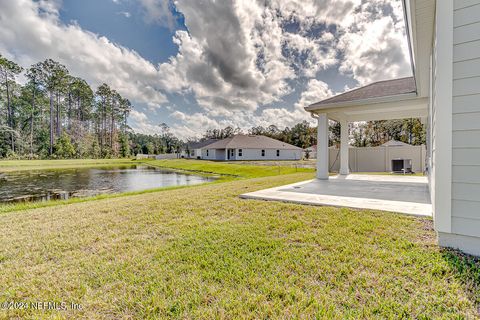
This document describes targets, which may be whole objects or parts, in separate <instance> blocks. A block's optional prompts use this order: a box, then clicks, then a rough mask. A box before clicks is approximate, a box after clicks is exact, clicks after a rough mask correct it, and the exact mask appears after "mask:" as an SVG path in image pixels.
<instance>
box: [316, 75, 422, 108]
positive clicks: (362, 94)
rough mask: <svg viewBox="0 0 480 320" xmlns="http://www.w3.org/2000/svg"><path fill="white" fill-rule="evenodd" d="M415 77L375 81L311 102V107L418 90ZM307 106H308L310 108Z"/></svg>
mask: <svg viewBox="0 0 480 320" xmlns="http://www.w3.org/2000/svg"><path fill="white" fill-rule="evenodd" d="M416 90H417V89H416V85H415V79H414V78H413V77H408V78H401V79H394V80H385V81H379V82H374V83H371V84H369V85H366V86H364V87H361V88H358V89H354V90H351V91H348V92H345V93H342V94H339V95H336V96H333V97H331V98H328V99H325V100H322V101H320V102H316V103H314V104H311V105H310V106H309V107H311V108H314V107H316V106H322V105H327V104H333V103H341V102H353V101H357V100H365V99H372V98H381V97H389V96H396V95H401V94H407V93H414V92H416ZM309 107H307V108H309Z"/></svg>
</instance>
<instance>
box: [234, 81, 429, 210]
mask: <svg viewBox="0 0 480 320" xmlns="http://www.w3.org/2000/svg"><path fill="white" fill-rule="evenodd" d="M416 88H417V85H416V82H415V78H414V77H408V78H401V79H395V80H388V81H380V82H376V83H372V84H370V85H367V86H365V87H361V88H358V89H355V90H351V91H348V92H346V93H343V94H340V95H337V96H334V97H332V98H329V99H326V100H323V101H320V102H318V103H314V104H312V105H310V106H308V107H306V108H305V110H306V111H309V112H310V113H311V115H312V117H314V118H316V119H317V121H318V133H317V163H316V167H317V172H316V178H317V179H315V180H311V181H305V182H301V183H296V184H293V185H287V186H281V187H277V188H272V189H267V190H260V191H257V192H252V193H247V194H243V195H241V197H242V198H247V199H263V200H277V201H288V202H296V203H302V204H310V205H327V206H340V207H351V208H361V209H375V210H386V211H394V212H400V213H406V214H413V215H421V216H431V215H432V206H431V202H430V195H429V187H428V179H427V178H426V177H419V176H406V175H368V174H367V175H360V174H350V167H349V161H348V148H349V140H350V138H349V123H350V122H358V121H373V120H392V119H405V118H420V119H422V121H425V120H426V118H427V116H428V99H427V98H420V97H418V95H417V89H416ZM329 119H330V120H335V121H338V122H339V123H340V140H341V141H340V170H339V175H337V176H333V177H332V176H331V175H330V170H329V169H330V168H329V155H328V154H329V153H328V137H329V129H328V128H329V127H328V120H329Z"/></svg>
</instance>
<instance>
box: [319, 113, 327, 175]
mask: <svg viewBox="0 0 480 320" xmlns="http://www.w3.org/2000/svg"><path fill="white" fill-rule="evenodd" d="M317 119H318V128H317V129H318V130H317V178H318V179H322V180H328V165H329V156H328V117H327V114H326V113H319V114H318V118H317Z"/></svg>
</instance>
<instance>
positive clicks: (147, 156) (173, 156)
mask: <svg viewBox="0 0 480 320" xmlns="http://www.w3.org/2000/svg"><path fill="white" fill-rule="evenodd" d="M179 157H180V155H179V154H178V153H163V154H141V153H138V154H137V156H136V159H137V160H141V159H156V160H162V159H177V158H179Z"/></svg>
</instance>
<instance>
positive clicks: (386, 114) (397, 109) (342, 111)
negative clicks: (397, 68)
mask: <svg viewBox="0 0 480 320" xmlns="http://www.w3.org/2000/svg"><path fill="white" fill-rule="evenodd" d="M305 109H306V110H307V111H309V112H311V113H314V114H319V113H326V114H327V116H328V118H329V119H332V120H335V121H341V120H346V121H349V122H355V121H374V120H392V119H405V118H425V117H427V116H428V98H426V97H423V98H419V97H417V95H416V94H415V93H409V94H402V95H397V96H389V97H381V98H372V99H364V100H356V101H350V102H348V103H331V104H322V105H319V106H316V105H315V104H313V105H311V106H309V107H307V108H305Z"/></svg>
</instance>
